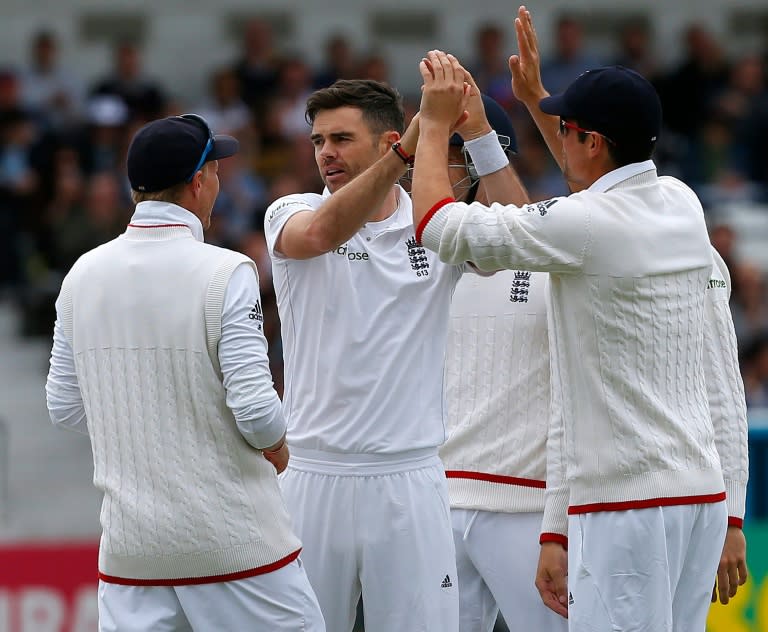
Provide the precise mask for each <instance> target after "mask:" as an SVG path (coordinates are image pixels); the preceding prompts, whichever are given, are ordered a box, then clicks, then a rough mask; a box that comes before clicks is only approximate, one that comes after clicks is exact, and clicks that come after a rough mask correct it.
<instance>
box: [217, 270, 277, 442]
mask: <svg viewBox="0 0 768 632" xmlns="http://www.w3.org/2000/svg"><path fill="white" fill-rule="evenodd" d="M218 354H219V364H220V366H221V372H222V376H223V381H224V388H225V389H226V392H227V406H229V408H230V409H231V410H232V413H233V414H234V416H235V421H236V422H237V428H238V430H239V431H240V433H241V434H242V435H243V437H245V440H246V441H248V443H250V444H251V445H252V446H253V447H255V448H259V449H262V448H267V447H269V446H272V445H274V444H275V443H277V442H278V441H279V440H280V439H281V438H282V436H283V434H284V433H285V429H286V422H285V417H284V416H283V409H282V404H281V402H280V398H279V397H278V395H277V392H276V391H275V389H274V385H273V383H272V374H271V372H270V369H269V359H268V357H267V340H266V338H265V337H264V318H263V312H262V309H261V296H260V294H259V280H258V276H257V275H256V274H255V271H254V268H253V267H252V266H251V265H250V264H245V263H243V264H241V265H238V266H237V267H236V268H235V270H234V272H233V273H232V276H231V277H230V280H229V283H228V285H227V289H226V291H225V293H224V305H223V308H222V314H221V339H220V340H219V350H218Z"/></svg>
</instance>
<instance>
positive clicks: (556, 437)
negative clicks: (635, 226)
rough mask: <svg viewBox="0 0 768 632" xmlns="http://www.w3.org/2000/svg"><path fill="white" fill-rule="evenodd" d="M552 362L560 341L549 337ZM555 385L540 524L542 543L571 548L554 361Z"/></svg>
mask: <svg viewBox="0 0 768 632" xmlns="http://www.w3.org/2000/svg"><path fill="white" fill-rule="evenodd" d="M550 313H551V310H550V308H549V304H547V320H548V324H547V327H548V331H550V332H551V331H552V323H551V320H550ZM549 348H550V358H554V357H555V354H556V352H557V341H556V340H554V339H553V336H551V335H550V336H549ZM550 380H551V383H552V386H551V389H552V392H551V398H550V411H549V429H548V431H547V447H546V449H547V489H546V493H545V500H544V517H543V519H542V522H541V536H540V537H539V542H541V543H544V542H559V543H560V544H562V545H563V546H565V547H567V546H568V502H569V500H570V493H569V488H568V484H567V477H566V470H565V463H566V460H565V459H566V457H565V426H564V419H563V404H562V395H561V394H560V388H559V384H560V373H559V369H558V364H557V362H556V361H555V360H551V362H550Z"/></svg>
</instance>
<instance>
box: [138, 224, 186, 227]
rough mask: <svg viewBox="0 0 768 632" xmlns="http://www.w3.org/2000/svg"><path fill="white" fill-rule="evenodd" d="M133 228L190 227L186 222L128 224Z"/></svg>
mask: <svg viewBox="0 0 768 632" xmlns="http://www.w3.org/2000/svg"><path fill="white" fill-rule="evenodd" d="M128 226H130V227H131V228H189V226H187V225H186V224H151V225H146V224H144V225H142V224H128Z"/></svg>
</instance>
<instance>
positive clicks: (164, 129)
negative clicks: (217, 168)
mask: <svg viewBox="0 0 768 632" xmlns="http://www.w3.org/2000/svg"><path fill="white" fill-rule="evenodd" d="M239 147H240V143H238V141H237V139H236V138H233V137H232V136H226V135H224V134H217V135H214V134H213V132H212V131H211V128H210V127H208V123H206V121H205V119H204V118H203V117H201V116H198V115H197V114H182V115H181V116H169V117H168V118H163V119H157V120H155V121H151V122H150V123H147V124H146V125H144V126H143V127H142V128H141V129H140V130H139V131H138V132H136V135H135V136H134V137H133V140H132V141H131V145H130V146H129V147H128V161H127V162H128V180H129V181H130V183H131V188H132V189H133V190H134V191H141V192H145V193H151V192H153V191H162V190H163V189H168V188H170V187H172V186H174V185H176V184H180V183H182V182H191V181H192V178H193V177H194V175H195V173H197V172H198V171H199V170H200V168H201V167H202V166H203V165H204V164H205V163H206V162H209V161H211V160H218V159H220V158H226V157H227V156H232V155H233V154H235V153H237V150H238V149H239Z"/></svg>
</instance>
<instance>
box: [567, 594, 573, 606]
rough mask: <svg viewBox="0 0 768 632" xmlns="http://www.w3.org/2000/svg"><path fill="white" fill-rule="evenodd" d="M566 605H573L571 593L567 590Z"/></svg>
mask: <svg viewBox="0 0 768 632" xmlns="http://www.w3.org/2000/svg"><path fill="white" fill-rule="evenodd" d="M568 605H569V606H572V605H573V593H572V592H570V591H569V592H568Z"/></svg>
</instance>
